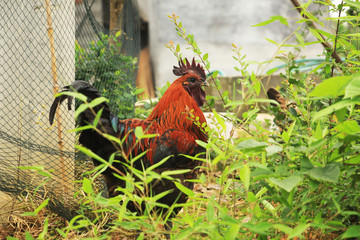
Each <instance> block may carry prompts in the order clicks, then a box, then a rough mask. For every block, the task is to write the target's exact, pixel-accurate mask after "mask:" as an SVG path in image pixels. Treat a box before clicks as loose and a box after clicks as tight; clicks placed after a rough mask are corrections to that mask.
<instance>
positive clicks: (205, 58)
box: [203, 53, 209, 61]
mask: <svg viewBox="0 0 360 240" xmlns="http://www.w3.org/2000/svg"><path fill="white" fill-rule="evenodd" d="M208 57H209V54H208V53H205V54H204V56H203V60H204V61H206V60H207V59H208Z"/></svg>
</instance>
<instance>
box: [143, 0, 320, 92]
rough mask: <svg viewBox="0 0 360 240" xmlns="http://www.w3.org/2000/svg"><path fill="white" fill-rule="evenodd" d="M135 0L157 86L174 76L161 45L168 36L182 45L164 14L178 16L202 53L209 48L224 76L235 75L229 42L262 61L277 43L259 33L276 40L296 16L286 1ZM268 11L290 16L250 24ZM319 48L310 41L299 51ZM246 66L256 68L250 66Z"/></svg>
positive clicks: (292, 27)
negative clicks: (286, 21) (147, 35)
mask: <svg viewBox="0 0 360 240" xmlns="http://www.w3.org/2000/svg"><path fill="white" fill-rule="evenodd" d="M139 1H140V2H141V4H140V6H143V9H142V12H145V13H146V15H148V19H149V24H150V47H151V48H150V50H151V56H152V61H153V66H154V71H155V81H156V85H157V86H162V85H164V84H165V83H166V82H167V81H170V82H172V81H173V80H174V78H175V77H174V75H173V74H172V66H173V65H177V61H176V58H175V56H174V55H173V54H172V53H171V52H170V50H168V49H167V48H165V47H164V45H165V44H167V43H169V41H170V40H171V41H174V43H175V44H177V43H180V44H181V47H182V49H184V48H185V45H184V44H183V41H182V40H181V39H180V37H178V36H177V34H176V32H175V29H174V25H173V24H172V23H171V22H170V21H169V19H168V17H167V15H171V14H172V13H175V14H176V15H177V16H179V19H180V21H181V22H183V26H184V27H185V28H186V30H187V32H188V33H192V34H194V36H195V40H196V41H197V43H198V46H199V47H200V49H201V50H202V51H203V52H204V53H205V52H208V53H209V60H210V62H211V64H212V66H211V68H212V70H221V71H223V72H224V73H225V74H226V75H227V76H235V75H236V76H238V75H239V74H238V73H237V72H236V71H235V70H234V69H233V67H234V66H235V64H236V62H235V61H234V60H233V59H232V56H233V52H232V50H231V49H232V47H231V45H232V43H234V44H236V45H237V46H238V47H242V48H243V54H246V55H247V60H249V61H250V60H251V61H257V62H263V61H267V60H269V59H270V58H271V57H272V56H273V54H274V52H275V50H276V48H277V47H276V46H275V45H274V44H271V43H270V42H268V41H267V40H265V38H269V39H272V40H274V41H277V42H281V41H282V40H284V39H285V38H286V37H287V36H288V35H289V34H291V33H292V32H293V31H294V30H295V29H296V28H297V26H295V25H294V22H295V21H296V20H299V14H298V12H297V11H296V10H295V9H293V5H292V4H291V2H290V1H288V0H282V1H269V0H257V1H246V0H226V1H219V0H198V1H194V0H181V1H175V0H168V1H162V0H139ZM274 15H282V16H285V17H290V18H292V19H293V20H290V21H289V25H290V27H289V28H288V27H286V26H285V25H282V24H280V23H279V22H274V23H271V24H269V25H267V26H264V27H251V26H252V25H255V24H257V23H260V22H263V21H265V20H268V19H269V18H270V17H271V16H274ZM292 42H293V43H294V41H292ZM322 51H323V49H322V47H321V45H314V46H311V47H308V48H306V49H305V50H304V52H303V53H302V55H306V56H307V57H308V58H311V57H316V56H317V55H318V54H320V53H322ZM185 57H190V58H192V57H193V54H192V52H189V51H187V52H185ZM279 64H281V63H280V62H279ZM275 65H277V64H275ZM272 66H274V64H273V65H272ZM249 70H256V69H255V66H253V67H251V68H250V69H249Z"/></svg>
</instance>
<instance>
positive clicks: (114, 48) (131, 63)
mask: <svg viewBox="0 0 360 240" xmlns="http://www.w3.org/2000/svg"><path fill="white" fill-rule="evenodd" d="M120 34H121V32H118V33H117V34H116V35H110V36H108V35H104V34H102V35H101V39H100V40H98V41H97V42H92V43H91V44H90V45H89V46H88V48H87V49H84V48H82V47H81V46H80V45H79V44H78V43H76V44H75V79H77V80H85V81H88V82H90V83H92V84H93V85H94V87H95V88H96V89H98V90H99V91H100V93H101V94H102V96H104V97H106V98H108V99H109V100H110V108H111V110H112V111H113V112H114V113H115V114H118V115H119V117H120V118H121V119H125V118H130V117H133V116H134V101H135V95H136V92H135V91H134V89H135V87H134V84H135V77H136V62H137V59H136V58H133V57H131V56H127V55H125V54H123V53H122V52H121V49H122V47H121V42H120V41H119V40H118V37H119V35H120Z"/></svg>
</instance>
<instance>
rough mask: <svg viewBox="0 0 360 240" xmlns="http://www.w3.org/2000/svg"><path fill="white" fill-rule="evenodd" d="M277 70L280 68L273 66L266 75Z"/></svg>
mask: <svg viewBox="0 0 360 240" xmlns="http://www.w3.org/2000/svg"><path fill="white" fill-rule="evenodd" d="M277 70H279V68H276V67H275V68H272V69H269V70H268V71H267V72H266V75H271V74H273V73H274V72H276V71H277Z"/></svg>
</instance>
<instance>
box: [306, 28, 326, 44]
mask: <svg viewBox="0 0 360 240" xmlns="http://www.w3.org/2000/svg"><path fill="white" fill-rule="evenodd" d="M308 29H309V30H310V32H311V34H312V35H314V37H316V38H317V39H318V40H320V41H321V42H324V39H323V38H322V37H321V35H320V33H319V31H318V30H316V29H313V28H308Z"/></svg>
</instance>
